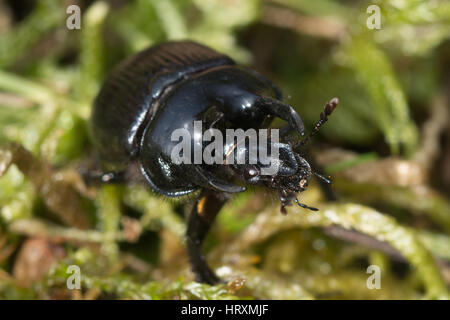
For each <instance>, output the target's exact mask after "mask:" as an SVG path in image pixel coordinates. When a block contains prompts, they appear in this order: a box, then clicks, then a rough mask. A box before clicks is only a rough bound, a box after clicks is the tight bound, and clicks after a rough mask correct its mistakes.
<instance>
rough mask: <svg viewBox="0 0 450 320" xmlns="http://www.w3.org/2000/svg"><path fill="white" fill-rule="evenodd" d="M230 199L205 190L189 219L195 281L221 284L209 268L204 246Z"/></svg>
mask: <svg viewBox="0 0 450 320" xmlns="http://www.w3.org/2000/svg"><path fill="white" fill-rule="evenodd" d="M228 199H229V195H227V194H226V193H217V192H213V191H210V190H205V191H203V192H202V194H201V195H200V197H199V199H198V200H197V201H196V203H195V206H194V208H193V209H192V212H191V214H190V215H189V217H188V224H187V231H186V238H187V251H188V256H189V261H190V263H191V266H192V272H193V273H194V275H195V280H196V281H198V282H204V283H208V284H215V283H217V282H219V278H218V277H217V276H216V275H215V274H214V272H213V271H212V270H211V269H210V268H209V266H208V264H207V262H206V260H205V257H204V255H203V253H202V244H203V240H204V239H205V237H206V235H207V233H208V231H209V229H210V227H211V225H212V224H213V222H214V219H215V218H216V215H217V214H218V213H219V211H220V209H221V208H222V206H223V205H224V203H225V202H226V201H227V200H228Z"/></svg>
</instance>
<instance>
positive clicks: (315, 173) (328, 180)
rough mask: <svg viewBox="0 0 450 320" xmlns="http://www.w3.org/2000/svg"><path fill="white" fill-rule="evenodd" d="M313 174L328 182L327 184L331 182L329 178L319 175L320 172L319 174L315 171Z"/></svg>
mask: <svg viewBox="0 0 450 320" xmlns="http://www.w3.org/2000/svg"><path fill="white" fill-rule="evenodd" d="M313 174H314V175H315V176H316V177H317V178H319V179H320V180H322V181H325V182H326V183H328V184H331V180H330V179H329V178H327V177H324V176H323V175H321V174H319V173H317V172H313Z"/></svg>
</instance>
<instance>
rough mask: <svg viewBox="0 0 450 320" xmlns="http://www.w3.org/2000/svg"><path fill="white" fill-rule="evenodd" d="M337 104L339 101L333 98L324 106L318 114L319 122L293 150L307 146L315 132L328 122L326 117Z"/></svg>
mask: <svg viewBox="0 0 450 320" xmlns="http://www.w3.org/2000/svg"><path fill="white" fill-rule="evenodd" d="M338 104H339V100H338V98H333V99H331V100H330V102H328V103H327V104H326V106H325V109H324V110H323V112H322V113H321V114H320V120H319V121H317V123H316V125H315V126H314V129H313V130H312V131H311V133H310V134H309V135H308V136H307V137H306V138H305V139H303V140H301V141H300V142H297V143H296V144H295V145H294V148H293V149H297V148H300V147H302V146H304V145H305V144H307V143H308V142H309V140H310V139H311V137H312V136H313V135H315V134H316V133H317V131H319V129H320V127H321V126H322V125H323V124H324V123H325V122H327V120H328V116H329V115H331V114H332V113H333V111H334V109H336V107H337V106H338Z"/></svg>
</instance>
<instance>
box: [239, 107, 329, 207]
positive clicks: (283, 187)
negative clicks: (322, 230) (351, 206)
mask: <svg viewBox="0 0 450 320" xmlns="http://www.w3.org/2000/svg"><path fill="white" fill-rule="evenodd" d="M337 105H338V99H337V98H334V99H332V100H331V101H330V102H328V103H327V104H326V106H325V108H324V111H323V112H322V113H321V114H320V119H319V121H318V122H317V123H316V125H315V126H314V129H313V130H312V131H311V133H310V134H309V135H308V136H307V137H306V138H305V139H303V140H301V141H299V142H297V143H295V144H293V147H291V144H283V143H279V144H277V147H278V148H279V154H277V157H273V158H272V159H270V161H271V163H272V164H274V163H275V164H276V165H277V167H278V170H277V171H276V173H274V174H271V175H262V174H261V172H262V169H263V166H261V164H259V165H251V164H249V165H245V166H244V168H243V171H242V177H243V179H244V180H245V182H246V183H247V184H260V185H265V186H266V187H268V188H271V189H275V190H277V191H278V195H279V198H280V202H281V212H282V213H286V209H285V207H286V206H288V205H290V204H291V203H292V202H295V203H296V204H298V205H299V206H301V207H303V208H306V209H310V210H313V211H317V209H316V208H313V207H309V206H307V205H305V204H303V203H300V202H299V201H298V199H297V196H296V194H297V193H300V192H303V191H305V190H306V188H307V187H308V181H309V179H310V178H311V176H312V175H313V174H314V175H315V176H316V177H318V178H319V179H321V180H323V181H325V182H327V183H331V182H330V180H329V179H327V178H325V177H324V176H322V175H320V174H318V173H317V172H313V171H312V170H311V166H310V165H309V163H308V162H307V161H306V160H305V159H304V158H303V157H301V156H300V155H299V153H298V152H297V150H298V149H299V148H301V147H302V146H304V145H305V144H307V143H308V142H309V141H310V138H311V137H312V136H313V135H314V134H316V133H317V131H319V129H320V127H321V126H322V125H323V124H324V123H325V122H326V121H327V120H328V116H329V115H331V113H332V112H333V111H334V109H336V107H337ZM269 144H270V142H269Z"/></svg>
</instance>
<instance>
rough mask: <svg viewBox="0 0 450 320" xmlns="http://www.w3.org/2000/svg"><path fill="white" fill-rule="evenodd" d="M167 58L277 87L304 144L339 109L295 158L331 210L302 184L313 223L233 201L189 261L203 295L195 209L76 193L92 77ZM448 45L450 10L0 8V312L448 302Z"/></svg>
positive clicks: (271, 199)
mask: <svg viewBox="0 0 450 320" xmlns="http://www.w3.org/2000/svg"><path fill="white" fill-rule="evenodd" d="M74 4H75V5H77V6H79V8H80V9H81V17H80V18H81V20H80V23H81V24H80V26H81V29H74V30H69V29H68V28H67V26H66V22H67V19H68V18H69V19H71V15H72V14H73V12H72V11H70V12H69V13H67V12H66V10H67V8H68V7H69V6H70V5H74ZM370 5H376V6H377V8H379V9H380V11H379V13H380V23H381V25H380V27H381V28H380V29H373V28H369V26H372V25H373V23H374V21H375V20H374V19H375V16H374V14H376V13H377V12H376V11H370V10H369V12H368V7H369V6H370ZM72 18H73V17H72ZM71 21H72V20H71ZM177 39H191V40H195V41H198V42H200V43H203V44H205V45H208V46H211V47H212V48H214V49H216V50H217V51H219V52H223V53H225V54H228V55H229V56H231V57H232V58H233V59H235V60H236V61H237V62H238V63H240V64H243V65H246V66H250V67H252V68H254V69H255V70H257V71H259V72H260V73H262V74H264V75H265V76H267V77H268V78H269V79H271V80H273V82H275V83H276V84H278V86H279V87H280V88H281V89H282V91H283V93H284V98H285V101H287V102H288V103H289V104H291V105H292V106H294V108H296V110H297V111H298V112H299V114H300V115H301V116H302V118H303V119H304V121H305V124H306V127H307V128H308V129H309V130H311V129H312V128H313V126H314V124H315V122H316V121H317V120H318V117H319V114H320V112H321V111H322V110H323V106H324V104H325V103H326V102H327V101H329V100H330V99H331V98H332V97H335V96H336V97H339V99H340V105H339V108H338V109H337V110H336V111H335V113H334V114H333V115H332V116H331V117H330V121H329V122H328V123H327V124H326V125H325V126H324V128H323V129H322V130H321V132H320V133H319V134H318V135H317V136H316V137H315V138H314V139H313V143H312V146H311V147H310V149H309V150H308V153H310V154H311V155H313V156H314V158H315V159H316V162H317V164H318V165H320V166H321V167H323V168H325V171H326V172H327V173H328V174H330V175H331V176H332V177H333V189H334V190H335V192H336V193H337V195H338V196H339V200H338V201H337V202H328V201H327V199H326V197H325V195H324V194H323V193H322V191H321V189H320V188H319V186H318V184H317V182H313V183H312V185H311V187H310V188H309V189H308V190H307V191H306V192H304V193H303V194H302V195H301V197H302V202H305V203H307V204H308V205H313V206H317V207H318V208H319V209H320V211H319V212H316V213H313V212H308V211H305V210H303V209H300V208H294V207H292V208H289V210H288V212H289V213H288V215H286V216H283V215H281V214H280V213H279V203H278V202H277V199H276V197H275V196H274V195H271V194H270V193H269V192H268V191H266V190H252V191H249V192H246V193H244V194H242V195H239V196H237V197H235V198H234V199H233V200H232V201H231V202H230V203H229V204H228V205H227V206H226V207H225V209H224V210H223V212H221V214H220V215H219V218H218V221H217V223H216V225H215V226H214V228H213V230H212V232H211V233H210V235H209V237H208V239H207V243H206V246H205V250H206V251H207V252H208V260H209V261H210V263H211V265H212V266H213V267H214V268H215V269H216V272H217V273H218V274H219V275H221V277H222V278H223V279H224V280H225V281H224V284H220V285H218V286H208V285H203V284H198V283H195V282H193V280H192V274H191V273H190V271H189V265H188V264H187V258H186V252H185V249H184V245H183V241H184V229H185V224H184V218H183V215H184V214H185V212H186V211H187V210H188V209H189V206H191V205H192V200H193V199H187V200H186V201H169V200H168V199H162V198H161V197H157V196H155V195H154V194H152V193H151V192H150V191H149V190H148V189H147V188H145V187H144V186H136V185H105V186H102V187H100V188H96V187H88V186H86V185H84V183H83V181H82V180H81V178H80V176H79V174H78V171H79V169H80V168H82V167H83V166H85V165H86V163H92V162H93V161H95V160H93V159H95V151H94V150H92V146H91V142H90V136H89V129H88V128H89V126H88V119H89V114H90V109H91V104H92V101H93V99H94V97H95V95H96V93H97V91H98V89H99V88H100V86H101V84H102V82H103V80H104V79H105V77H106V76H107V74H108V72H109V71H110V70H111V69H112V68H113V67H114V66H115V65H116V64H117V63H118V62H119V61H121V60H122V59H124V58H125V57H127V56H129V55H131V54H133V53H135V52H137V51H139V50H142V49H144V48H146V47H148V46H150V45H152V44H155V43H159V42H163V41H166V40H177ZM449 39H450V2H449V1H446V0H392V1H388V0H379V1H347V0H340V1H338V0H315V1H310V0H274V1H263V0H245V1H242V0H135V1H127V0H113V1H87V0H85V1H83V0H79V1H57V0H54V1H52V0H44V1H31V0H22V1H6V0H0V177H1V178H0V298H4V299H13V298H16V299H104V298H110V299H179V298H182V299H183V298H192V299H231V298H246V299H261V298H262V299H423V298H425V299H436V298H449V297H450V294H449V284H450V197H449V194H450V126H449V123H450V121H449V119H450V107H449V106H450V103H449V99H450V41H449ZM278 124H281V122H277V123H275V125H278ZM70 265H77V266H79V267H80V271H81V289H79V290H70V289H68V288H67V285H66V281H67V279H68V277H69V276H70V275H71V273H70V272H69V273H68V272H67V271H68V266H70ZM370 265H376V266H378V267H379V268H380V269H379V270H380V271H381V288H380V289H370V285H368V281H369V282H370V283H372V282H371V281H372V280H370V279H369V280H368V278H369V277H370V276H371V274H372V273H371V272H369V273H368V272H367V268H368V266H370Z"/></svg>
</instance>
